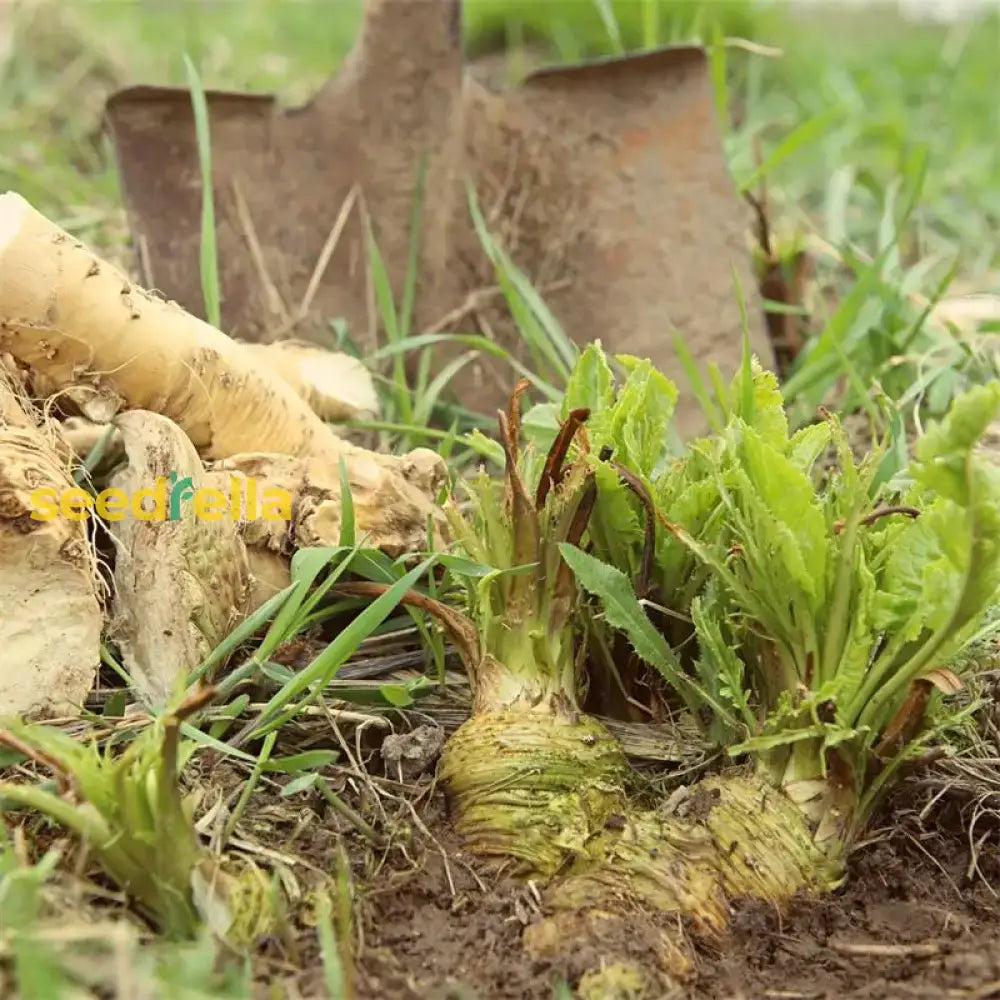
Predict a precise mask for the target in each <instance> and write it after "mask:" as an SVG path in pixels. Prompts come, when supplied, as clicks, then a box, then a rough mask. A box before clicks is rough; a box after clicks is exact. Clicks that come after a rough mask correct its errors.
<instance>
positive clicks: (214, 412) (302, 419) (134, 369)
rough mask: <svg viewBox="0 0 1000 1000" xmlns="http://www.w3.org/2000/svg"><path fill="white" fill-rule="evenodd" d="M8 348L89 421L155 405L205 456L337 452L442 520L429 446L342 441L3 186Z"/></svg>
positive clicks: (240, 355) (439, 467)
mask: <svg viewBox="0 0 1000 1000" xmlns="http://www.w3.org/2000/svg"><path fill="white" fill-rule="evenodd" d="M3 352H9V353H10V354H11V355H12V356H13V357H14V358H15V360H17V361H18V362H19V363H20V364H23V365H26V366H27V367H28V368H30V369H31V370H32V372H33V373H34V375H36V376H37V377H38V379H39V382H40V384H42V385H44V386H45V387H46V390H53V391H59V392H61V393H63V394H64V395H66V396H68V397H69V398H71V399H72V400H73V401H74V402H75V403H76V404H77V405H78V406H79V407H80V408H81V409H82V410H83V412H84V414H85V415H86V416H88V417H89V418H90V419H92V420H94V421H97V422H103V421H107V420H110V419H112V418H113V416H114V414H115V412H117V411H119V410H148V411H151V412H154V413H159V414H162V415H163V416H165V417H169V418H170V419H171V420H172V421H174V423H176V424H177V425H178V427H180V428H181V430H183V431H184V433H185V434H186V435H187V436H188V438H190V440H191V443H192V444H193V445H194V447H195V449H196V450H197V451H198V453H199V455H200V456H201V457H202V458H203V459H206V460H208V461H212V460H220V459H225V458H229V457H230V456H233V455H240V454H245V453H248V452H255V453H261V452H263V453H269V454H278V455H290V456H294V457H297V458H301V459H308V460H310V461H311V462H314V463H315V464H316V467H317V468H323V469H324V470H325V474H326V475H328V476H330V477H334V478H336V477H338V476H339V463H340V460H341V459H342V458H343V459H344V460H345V462H346V464H347V468H348V472H349V475H350V478H351V479H352V481H353V480H358V481H362V480H363V481H365V482H367V483H370V484H372V486H373V487H374V486H375V485H376V484H378V485H379V495H380V496H382V495H384V494H386V493H391V494H393V495H394V496H397V497H398V498H399V500H400V503H401V504H402V505H403V506H404V507H405V509H406V510H407V511H408V512H419V517H418V518H417V519H418V520H419V522H420V523H421V525H426V523H427V521H428V519H432V520H434V521H435V523H436V524H437V526H438V529H439V530H442V529H443V527H444V521H443V518H442V516H441V513H440V510H439V509H438V508H437V505H436V503H435V493H436V489H437V484H438V483H440V481H441V480H442V479H443V477H444V475H445V472H446V470H445V466H444V462H443V461H442V459H441V458H440V456H438V455H437V454H435V453H434V452H432V451H430V450H428V449H426V448H418V449H415V450H414V451H412V452H410V453H409V454H407V455H402V456H393V455H380V454H376V453H374V452H370V451H367V450H365V449H363V448H359V447H357V446H355V445H351V444H349V443H347V442H345V441H343V440H341V439H340V438H339V437H337V436H336V434H334V433H333V431H332V430H330V428H329V427H328V426H327V425H326V424H324V423H323V422H322V420H321V419H320V417H319V416H317V415H316V413H314V412H313V410H312V409H311V408H310V405H309V403H308V402H307V401H306V400H305V399H303V398H302V396H300V395H299V394H298V393H297V392H296V390H295V389H294V388H292V386H291V385H289V384H288V383H287V382H285V381H284V380H283V379H282V378H281V377H280V375H279V374H277V373H275V371H273V370H272V369H273V367H274V366H273V365H268V366H267V367H265V366H264V365H263V364H262V363H261V362H260V361H259V360H258V359H259V355H256V354H254V353H253V352H251V351H249V350H247V349H246V345H243V344H240V343H238V342H237V341H235V340H233V339H232V338H230V337H228V336H226V334H224V333H223V332H222V331H220V330H217V329H216V328H215V327H213V326H210V325H209V324H208V323H205V322H203V321H202V320H199V319H198V318H197V317H195V316H193V315H191V314H190V313H188V312H186V311H185V310H184V309H182V308H181V307H180V306H178V305H177V304H176V303H174V302H166V301H164V300H163V299H161V298H159V297H157V296H156V295H154V294H152V293H150V292H148V291H146V290H145V289H142V288H140V287H139V286H137V285H135V284H133V283H132V282H131V281H130V280H129V278H128V277H127V276H126V275H125V274H124V273H123V272H122V271H121V270H119V269H118V268H116V267H114V266H112V265H111V264H109V263H108V262H107V261H104V260H102V259H101V258H99V257H97V256H96V255H95V254H93V253H92V252H91V251H90V250H88V249H87V248H86V247H85V246H84V245H83V244H82V243H80V242H79V241H78V240H76V239H74V238H73V237H72V236H70V235H69V234H68V233H66V232H64V231H63V230H62V229H60V228H59V227H58V226H56V225H55V224H54V223H53V222H51V221H50V220H49V219H47V218H45V216H43V215H42V214H40V213H39V212H37V211H36V210H35V209H34V208H32V206H31V205H30V204H28V202H26V201H25V200H24V199H23V198H22V197H21V196H20V195H18V194H16V193H14V192H8V193H6V194H4V195H2V196H0V353H3ZM289 356H291V355H289ZM327 389H329V387H327ZM303 391H304V390H303ZM310 391H313V390H310ZM324 392H325V395H326V396H329V395H330V392H329V391H326V390H324ZM314 395H315V393H314ZM310 399H313V396H310ZM313 401H314V402H315V400H313ZM369 402H370V400H369ZM317 405H319V404H317ZM356 405H357V407H358V408H359V409H364V408H365V406H367V405H368V404H367V403H365V402H364V400H362V401H361V402H358V403H356ZM390 481H391V482H392V486H391V488H385V489H383V488H382V487H385V486H386V484H388V483H389V482H390ZM386 516H388V517H394V518H395V520H401V518H402V515H399V514H394V513H393V512H387V513H386ZM407 527H408V531H409V532H410V533H411V534H412V526H407ZM420 530H424V529H423V527H421V529H420Z"/></svg>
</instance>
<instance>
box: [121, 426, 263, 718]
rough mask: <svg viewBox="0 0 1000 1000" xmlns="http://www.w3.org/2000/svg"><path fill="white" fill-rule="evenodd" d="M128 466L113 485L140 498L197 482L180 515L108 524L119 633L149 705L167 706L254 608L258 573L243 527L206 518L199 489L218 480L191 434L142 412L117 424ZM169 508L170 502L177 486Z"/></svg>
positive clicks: (227, 520)
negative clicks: (161, 486) (157, 488)
mask: <svg viewBox="0 0 1000 1000" xmlns="http://www.w3.org/2000/svg"><path fill="white" fill-rule="evenodd" d="M117 425H118V428H119V430H120V432H121V435H122V440H123V442H124V446H125V450H126V453H127V455H128V463H129V464H128V467H127V468H126V469H125V470H124V471H123V472H121V473H120V474H119V475H117V476H116V477H115V478H114V479H113V480H112V484H111V485H112V486H113V487H114V488H116V489H120V490H123V491H124V493H125V495H126V496H127V497H129V498H134V497H135V495H136V493H137V492H138V491H139V490H143V489H150V488H151V487H152V486H153V484H155V483H156V482H157V481H158V480H159V479H163V480H167V479H169V477H170V475H171V474H172V473H174V474H176V476H177V478H178V480H183V479H185V478H188V479H190V489H191V494H192V495H189V496H185V497H183V498H179V502H178V505H177V507H178V509H177V511H176V514H177V515H178V517H177V519H176V520H171V519H170V516H169V515H171V514H172V513H174V512H173V511H171V510H164V511H163V517H162V518H159V519H151V520H140V519H137V518H136V517H135V516H134V514H133V513H132V512H131V510H129V511H127V512H125V516H124V517H123V518H122V519H121V520H111V521H109V522H108V528H109V530H110V532H111V534H112V537H113V538H114V539H115V542H116V550H117V555H116V558H115V600H114V622H113V628H112V631H113V634H114V638H115V639H116V641H117V643H118V645H119V648H120V649H121V652H122V656H123V658H124V661H125V666H126V667H127V668H128V670H129V673H130V674H131V675H132V677H133V679H134V680H135V682H136V685H137V687H138V688H139V691H140V693H141V694H142V696H143V697H144V698H145V700H146V701H147V702H148V703H152V704H155V705H162V704H164V703H165V702H166V701H167V700H168V699H169V698H170V696H171V695H172V694H174V693H176V691H175V688H176V686H177V684H178V683H179V682H180V681H181V679H182V678H183V677H184V676H185V675H186V674H187V673H188V672H189V671H191V670H193V669H194V668H195V667H197V666H198V664H199V663H201V662H202V660H204V659H205V657H206V656H208V654H209V653H210V652H211V651H212V649H214V648H215V646H216V645H218V643H220V642H221V641H222V640H223V639H224V638H225V637H226V635H227V634H228V632H229V631H230V629H231V628H232V627H233V625H234V624H235V623H236V622H237V621H239V620H240V619H241V618H242V617H243V614H244V612H245V610H246V608H247V604H248V601H249V597H250V576H249V567H248V564H247V555H246V549H245V546H244V544H243V541H242V539H241V537H240V524H239V522H238V521H234V520H233V519H231V518H230V517H228V516H227V517H223V518H220V519H218V520H206V519H203V518H200V517H198V516H196V514H197V512H196V511H194V510H193V509H192V507H193V506H194V505H195V502H196V501H195V497H194V492H195V491H198V490H203V489H205V488H206V487H208V486H210V485H211V484H210V483H209V482H208V480H207V477H206V475H205V472H204V469H203V466H202V463H201V460H200V459H199V458H198V455H197V453H196V452H195V450H194V448H193V447H192V446H191V442H190V441H189V440H188V439H187V437H186V436H185V435H184V433H183V432H182V431H181V430H180V428H179V427H177V425H176V424H174V423H173V422H172V421H170V420H168V419H167V418H166V417H162V416H160V415H159V414H156V413H145V412H143V411H141V410H136V411H133V412H131V413H125V414H122V415H121V416H120V417H119V418H118V420H117ZM165 494H166V498H165V506H168V507H169V505H170V493H169V484H168V485H167V489H166V490H165Z"/></svg>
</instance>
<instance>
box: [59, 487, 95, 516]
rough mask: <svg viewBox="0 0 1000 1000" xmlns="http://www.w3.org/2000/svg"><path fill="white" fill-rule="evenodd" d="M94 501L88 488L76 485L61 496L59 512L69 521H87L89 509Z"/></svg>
mask: <svg viewBox="0 0 1000 1000" xmlns="http://www.w3.org/2000/svg"><path fill="white" fill-rule="evenodd" d="M93 502H94V501H93V498H92V497H91V495H90V494H89V493H88V492H87V491H86V490H83V489H80V487H79V486H74V487H73V488H72V489H69V490H67V491H66V492H65V493H64V494H63V495H62V497H60V499H59V513H60V514H62V516H63V517H65V518H66V519H67V520H68V521H86V520H87V511H88V509H89V508H90V506H91V505H92V504H93ZM77 508H79V509H77Z"/></svg>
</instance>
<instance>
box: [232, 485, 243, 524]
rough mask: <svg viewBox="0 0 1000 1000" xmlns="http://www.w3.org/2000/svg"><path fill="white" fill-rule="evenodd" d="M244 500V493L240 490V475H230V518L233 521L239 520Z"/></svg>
mask: <svg viewBox="0 0 1000 1000" xmlns="http://www.w3.org/2000/svg"><path fill="white" fill-rule="evenodd" d="M241 500H242V494H241V490H240V478H239V476H230V477H229V518H230V520H232V521H238V520H239V519H240V514H241V513H242V510H241V509H240V501H241Z"/></svg>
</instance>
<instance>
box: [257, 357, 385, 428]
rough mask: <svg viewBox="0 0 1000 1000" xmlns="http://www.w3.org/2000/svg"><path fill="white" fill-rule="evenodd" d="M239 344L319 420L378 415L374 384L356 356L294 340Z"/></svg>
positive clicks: (359, 418)
mask: <svg viewBox="0 0 1000 1000" xmlns="http://www.w3.org/2000/svg"><path fill="white" fill-rule="evenodd" d="M241 346H242V347H244V348H245V349H246V350H247V351H248V352H249V353H250V354H251V355H252V356H253V357H254V358H255V359H256V361H257V363H258V364H259V365H260V366H261V367H262V368H264V369H265V370H268V371H272V372H274V374H275V375H277V376H278V377H279V378H281V379H283V380H284V381H285V382H287V383H288V384H289V385H290V386H291V387H292V388H293V389H294V390H295V391H296V392H297V393H298V394H299V395H300V396H301V397H302V398H303V399H304V400H305V401H306V402H307V403H308V404H309V406H310V407H311V409H312V410H313V412H314V413H315V414H316V415H317V416H318V417H320V418H322V419H323V420H373V419H374V418H375V417H377V416H378V413H379V402H378V395H377V394H376V392H375V385H374V383H373V382H372V377H371V375H370V374H369V372H368V369H367V368H365V366H364V365H363V364H362V363H361V362H360V361H359V360H358V359H357V358H352V357H351V356H350V355H349V354H341V353H338V352H334V351H325V350H323V349H322V348H320V347H317V346H316V345H315V344H307V343H303V342H301V341H297V340H280V341H277V342H276V343H273V344H249V343H247V344H242V345H241Z"/></svg>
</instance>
